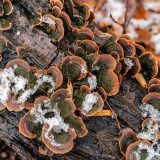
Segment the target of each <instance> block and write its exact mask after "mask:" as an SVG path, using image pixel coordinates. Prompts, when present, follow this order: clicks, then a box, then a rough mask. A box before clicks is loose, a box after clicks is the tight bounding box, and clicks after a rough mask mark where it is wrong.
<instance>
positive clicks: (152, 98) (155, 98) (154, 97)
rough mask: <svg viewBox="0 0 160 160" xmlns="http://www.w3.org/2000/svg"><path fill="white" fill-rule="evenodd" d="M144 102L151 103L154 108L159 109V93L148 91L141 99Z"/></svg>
mask: <svg viewBox="0 0 160 160" xmlns="http://www.w3.org/2000/svg"><path fill="white" fill-rule="evenodd" d="M142 102H143V103H145V104H151V105H153V106H154V107H155V108H156V109H160V93H156V92H153V93H148V94H147V95H146V96H145V97H144V98H143V100H142Z"/></svg>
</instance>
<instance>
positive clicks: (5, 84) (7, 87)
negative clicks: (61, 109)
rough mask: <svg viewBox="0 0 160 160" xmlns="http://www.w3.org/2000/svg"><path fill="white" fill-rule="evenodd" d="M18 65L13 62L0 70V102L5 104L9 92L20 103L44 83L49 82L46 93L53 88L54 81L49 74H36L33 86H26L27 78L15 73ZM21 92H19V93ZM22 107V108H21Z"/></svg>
mask: <svg viewBox="0 0 160 160" xmlns="http://www.w3.org/2000/svg"><path fill="white" fill-rule="evenodd" d="M17 67H18V66H17V65H16V64H15V65H14V66H13V67H10V68H6V69H4V70H2V71H0V103H1V104H3V105H6V101H7V100H9V98H10V93H13V94H14V96H15V97H17V104H22V103H24V102H25V101H27V99H28V98H30V97H31V96H32V95H33V94H34V93H35V92H36V91H37V89H38V88H39V87H40V86H41V85H43V84H44V83H49V84H50V85H51V88H50V89H49V90H48V93H51V92H52V91H53V90H54V89H55V81H54V80H53V78H52V77H51V76H49V75H38V80H37V81H36V85H35V86H34V87H33V88H29V89H26V88H27V85H28V79H26V78H24V77H23V76H21V75H18V76H17V75H15V73H14V72H15V69H16V68H17ZM19 93H21V94H19ZM22 109H23V108H22Z"/></svg>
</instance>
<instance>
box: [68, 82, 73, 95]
mask: <svg viewBox="0 0 160 160" xmlns="http://www.w3.org/2000/svg"><path fill="white" fill-rule="evenodd" d="M67 89H68V91H69V93H70V94H71V96H72V97H73V85H72V82H71V81H70V80H68V83H67Z"/></svg>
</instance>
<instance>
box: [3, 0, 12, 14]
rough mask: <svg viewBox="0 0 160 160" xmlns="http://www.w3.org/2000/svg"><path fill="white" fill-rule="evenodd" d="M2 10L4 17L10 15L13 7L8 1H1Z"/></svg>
mask: <svg viewBox="0 0 160 160" xmlns="http://www.w3.org/2000/svg"><path fill="white" fill-rule="evenodd" d="M3 9H4V14H5V15H10V14H11V13H12V11H13V5H12V3H11V1H10V0H3Z"/></svg>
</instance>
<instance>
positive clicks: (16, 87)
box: [0, 65, 28, 105]
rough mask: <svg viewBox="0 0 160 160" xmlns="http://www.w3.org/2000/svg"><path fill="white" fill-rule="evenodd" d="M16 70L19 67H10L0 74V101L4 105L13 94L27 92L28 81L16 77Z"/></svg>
mask: <svg viewBox="0 0 160 160" xmlns="http://www.w3.org/2000/svg"><path fill="white" fill-rule="evenodd" d="M16 68H17V65H14V66H13V68H12V67H10V68H7V69H4V70H3V71H1V72H0V101H1V103H2V104H3V105H5V104H6V101H7V100H8V99H9V94H10V93H11V92H13V93H14V94H15V95H17V94H18V93H19V91H23V90H25V87H26V85H27V84H28V80H27V79H25V78H24V77H22V76H17V75H15V73H14V70H15V69H16Z"/></svg>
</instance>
